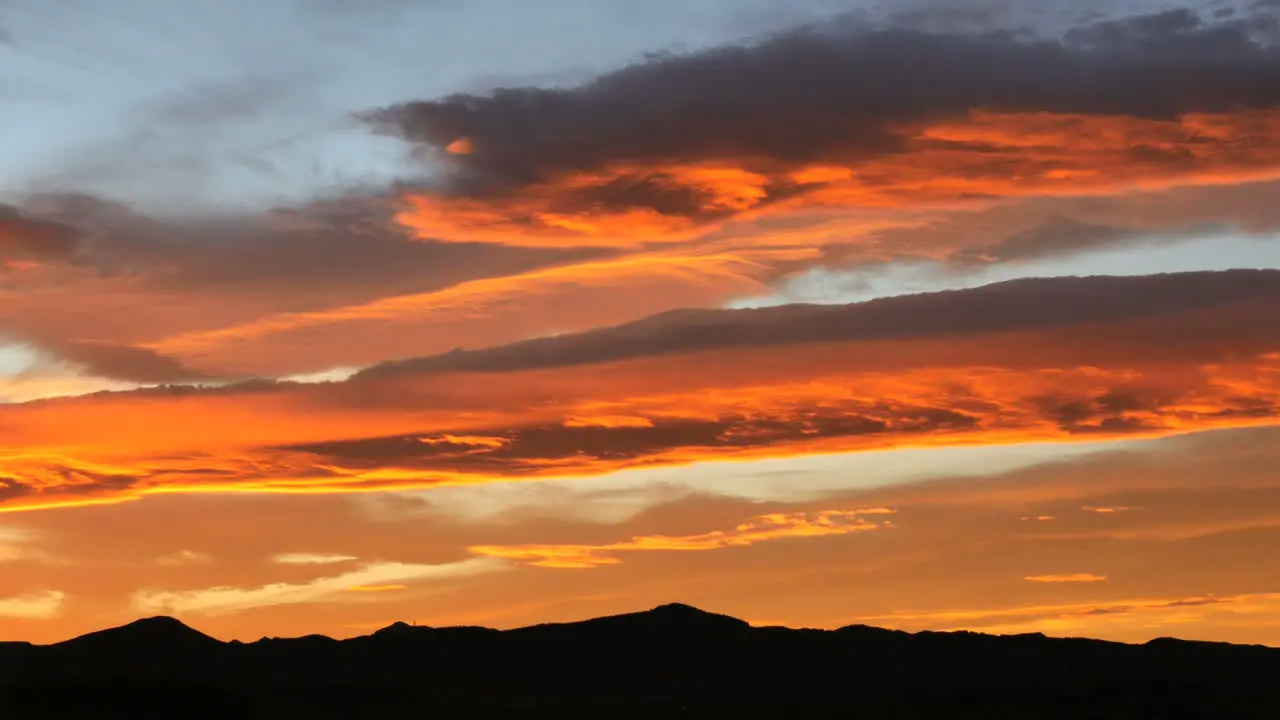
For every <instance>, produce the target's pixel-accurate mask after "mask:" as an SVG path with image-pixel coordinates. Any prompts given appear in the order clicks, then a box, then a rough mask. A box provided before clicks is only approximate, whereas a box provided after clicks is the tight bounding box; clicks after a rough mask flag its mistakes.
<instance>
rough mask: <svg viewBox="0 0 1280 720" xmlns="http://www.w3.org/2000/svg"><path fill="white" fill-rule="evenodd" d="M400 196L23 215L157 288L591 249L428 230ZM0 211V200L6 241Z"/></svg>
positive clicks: (309, 282) (304, 284) (378, 285)
mask: <svg viewBox="0 0 1280 720" xmlns="http://www.w3.org/2000/svg"><path fill="white" fill-rule="evenodd" d="M395 203H396V201H395V198H394V197H393V196H392V195H391V194H390V193H383V194H368V195H351V196H346V197H340V198H336V199H333V200H328V201H317V202H314V203H311V204H308V205H304V206H300V207H284V208H278V209H275V210H273V211H270V212H266V213H261V214H250V215H231V216H204V217H199V216H197V217H176V218H160V217H154V216H151V215H147V214H144V213H141V212H138V211H136V210H134V209H133V208H132V207H130V206H128V205H125V204H122V203H117V202H114V201H110V200H105V199H102V198H99V197H96V196H92V195H84V194H75V193H58V194H44V195H39V196H34V197H32V198H30V199H29V202H28V203H27V204H28V205H30V206H32V207H34V208H36V210H37V211H38V215H37V214H32V213H28V215H27V216H24V217H28V218H33V217H39V218H42V219H27V220H25V223H26V225H27V226H29V227H38V228H43V229H44V230H43V232H44V233H45V234H46V235H49V236H50V238H49V239H48V240H46V241H45V242H46V244H49V245H54V244H56V245H57V246H58V247H63V246H66V247H65V248H64V250H69V249H70V248H71V247H78V248H79V250H80V252H79V253H78V255H77V256H76V257H75V258H74V260H75V262H76V263H77V264H78V265H81V266H84V267H90V268H93V269H96V270H98V271H100V272H103V273H107V274H118V273H126V274H131V275H135V276H137V277H138V278H139V279H141V280H142V281H143V282H145V283H147V284H148V286H150V287H151V288H152V289H155V290H179V291H187V292H190V291H197V292H198V291H202V290H214V289H222V290H236V291H240V292H248V293H259V294H269V295H279V294H280V293H282V292H286V291H287V292H288V293H290V295H289V297H287V298H285V299H284V303H283V305H284V306H288V305H294V306H300V307H306V306H308V305H309V304H312V303H317V302H321V303H323V304H330V303H334V302H358V301H361V300H363V299H367V298H372V297H378V296H381V295H385V294H395V293H402V292H424V291H430V290H434V289H439V288H442V287H447V286H449V285H453V284H456V283H459V282H464V281H467V280H472V279H477V278H483V277H492V276H495V275H505V274H509V273H518V272H523V271H527V270H530V269H533V268H536V267H539V266H543V265H547V264H552V263H556V262H565V261H571V260H579V259H584V258H586V257H589V256H590V255H591V254H592V252H591V251H588V250H565V251H557V250H539V249H530V248H507V247H497V246H492V245H479V244H475V245H468V244H461V243H435V242H429V241H421V240H418V239H416V238H414V237H413V236H412V235H411V234H410V233H409V231H407V230H406V229H405V228H403V227H402V226H400V225H399V224H397V223H396V222H395V220H394V217H393V216H394V214H395V212H396V210H397V208H396V204H395ZM15 213H16V210H15ZM15 217H16V215H15ZM4 221H5V214H4V208H3V207H0V248H3V247H4V245H3V241H4V238H5V237H6V235H5V232H4V230H5V226H4ZM56 233H61V234H60V235H57V234H56ZM25 237H28V238H30V237H34V236H32V235H31V234H30V231H29V233H28V235H27V236H25ZM55 241H56V243H55ZM27 242H33V241H32V240H27ZM61 255H62V258H61V259H65V260H70V259H71V257H70V255H69V252H65V251H64V252H62V253H61Z"/></svg>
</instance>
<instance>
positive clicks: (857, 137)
mask: <svg viewBox="0 0 1280 720" xmlns="http://www.w3.org/2000/svg"><path fill="white" fill-rule="evenodd" d="M984 17H985V16H984ZM1273 20H1274V18H1272V17H1271V15H1270V13H1265V12H1262V11H1259V12H1258V13H1254V14H1253V15H1249V16H1247V17H1244V18H1238V19H1232V20H1223V21H1218V22H1212V23H1210V22H1206V21H1205V20H1203V19H1201V18H1200V16H1199V15H1198V14H1196V13H1194V12H1192V11H1191V10H1188V9H1182V10H1171V11H1167V12H1163V13H1158V14H1153V15H1146V16H1140V17H1130V18H1125V19H1120V20H1107V21H1101V22H1096V23H1093V24H1091V25H1086V26H1082V27H1077V28H1074V29H1072V30H1070V31H1068V32H1066V33H1065V34H1064V35H1063V36H1062V38H1061V39H1046V38H1029V37H1025V36H1023V35H1020V34H1017V33H1009V32H995V31H992V32H985V33H979V34H972V33H970V34H936V33H932V32H927V31H924V30H919V29H904V28H901V27H883V26H881V27H874V26H870V25H867V24H863V23H860V22H855V21H852V20H850V21H847V22H834V23H830V24H826V25H823V26H820V27H806V28H802V29H798V30H794V31H790V32H787V33H784V34H781V35H778V36H775V37H773V38H771V39H768V40H765V41H763V42H760V43H758V44H754V45H741V46H729V47H722V48H719V49H714V50H710V51H705V52H699V53H693V54H684V55H674V54H666V55H657V56H654V57H651V58H650V59H648V60H646V61H644V62H641V63H639V64H636V65H632V66H630V67H627V68H624V69H622V70H619V71H616V72H612V73H609V74H606V75H602V76H600V77H598V78H597V79H595V80H594V81H592V82H589V83H587V84H584V85H581V86H578V87H573V88H568V89H544V88H534V87H516V88H505V89H499V90H496V91H494V92H492V93H489V94H485V95H467V94H462V95H452V96H448V97H444V98H440V99H436V100H429V101H422V102H412V103H406V104H403V105H398V106H393V107H389V108H385V109H383V110H380V111H376V112H373V113H370V114H369V115H368V116H367V119H368V120H369V121H370V122H371V123H372V124H373V125H374V126H375V127H377V128H378V129H380V130H381V131H383V132H387V133H392V134H396V135H399V136H401V137H404V138H406V139H408V140H410V141H413V142H416V143H420V144H422V145H424V146H427V147H430V148H434V149H436V150H440V151H443V149H444V148H445V147H446V146H448V145H449V144H450V143H452V142H453V141H455V140H457V139H458V138H462V137H465V138H468V139H470V140H471V142H472V145H473V152H471V153H470V154H468V155H463V156H457V157H453V158H451V160H450V167H451V169H450V170H449V171H448V172H449V174H448V177H447V187H446V188H445V189H446V190H447V191H449V192H452V193H457V194H462V195H491V194H501V193H503V192H506V191H511V190H513V189H516V188H519V187H521V186H524V185H528V184H531V183H538V182H543V181H547V180H549V179H554V178H555V177H556V176H558V175H559V174H562V173H566V172H572V171H579V170H591V169H598V168H602V167H605V166H607V165H610V164H617V163H636V164H643V165H648V166H654V167H660V166H661V164H662V163H663V162H667V161H672V160H710V159H733V160H735V161H741V162H746V163H747V164H748V165H750V164H752V163H754V164H756V165H760V166H761V167H762V168H763V169H769V168H770V167H777V166H779V165H782V166H792V165H796V164H803V163H807V162H813V161H830V160H833V159H840V160H845V161H854V160H856V159H858V158H862V157H866V156H868V155H875V154H883V153H893V152H896V151H898V150H899V149H901V148H902V147H903V142H904V141H903V139H902V138H901V137H900V136H899V135H898V134H897V133H896V132H895V126H897V125H899V124H902V123H907V122H915V121H926V120H931V119H938V118H945V117H951V116H956V115H959V114H963V113H965V112H966V111H969V110H973V109H978V108H981V109H986V110H996V111H1050V112H1062V113H1106V114H1123V115H1129V116H1137V117H1147V118H1168V117H1174V116H1177V115H1179V114H1181V113H1185V112H1190V111H1226V110H1231V109H1236V108H1239V107H1259V106H1268V105H1272V104H1274V103H1277V102H1280V48H1277V47H1275V46H1274V45H1271V44H1266V43H1263V42H1260V40H1259V37H1260V35H1265V33H1266V31H1267V30H1268V28H1270V27H1272V24H1273ZM1138 151H1139V152H1140V151H1141V149H1139V150H1138ZM647 180H650V178H649V177H647V176H643V175H641V176H638V177H635V178H632V179H631V181H632V184H633V185H634V187H637V188H639V187H643V186H644V184H645V182H646V181H647ZM784 190H785V191H795V190H794V189H792V188H784ZM634 202H635V204H636V205H640V206H644V205H646V203H645V202H641V201H639V200H636V201H634ZM650 206H652V205H650ZM680 207H682V205H681V204H680V203H676V205H675V206H674V207H672V208H661V207H660V209H664V211H670V212H673V213H674V212H680Z"/></svg>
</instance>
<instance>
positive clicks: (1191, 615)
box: [858, 593, 1280, 640]
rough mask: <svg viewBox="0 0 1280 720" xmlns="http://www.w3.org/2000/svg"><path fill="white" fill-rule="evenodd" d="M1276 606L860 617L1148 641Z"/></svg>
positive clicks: (1251, 596) (892, 623) (1176, 605)
mask: <svg viewBox="0 0 1280 720" xmlns="http://www.w3.org/2000/svg"><path fill="white" fill-rule="evenodd" d="M1278 606H1280V594H1277V593H1245V594H1238V595H1221V596H1213V597H1204V596H1189V597H1181V598H1179V597H1174V598H1167V597H1166V598H1160V597H1133V598H1117V599H1115V600H1108V601H1101V602H1090V603H1060V604H1049V605H1031V604H1028V605H1022V606H1016V605H1015V606H1008V607H991V608H987V609H974V610H944V611H938V612H927V611H926V612H911V611H903V612H898V613H893V614H889V615H878V616H868V617H863V618H858V621H859V622H866V623H872V624H876V625H883V626H887V627H893V628H900V629H905V630H917V629H926V628H927V629H946V630H973V631H977V632H986V633H995V634H1016V633H1026V632H1047V633H1052V634H1054V635H1070V636H1074V637H1079V636H1081V635H1085V634H1088V635H1095V636H1096V635H1098V634H1102V633H1108V632H1112V633H1114V632H1115V631H1116V630H1117V629H1118V628H1117V626H1128V627H1129V628H1130V631H1129V632H1128V633H1125V634H1126V635H1128V636H1130V637H1132V636H1134V635H1141V634H1145V638H1146V639H1148V640H1149V639H1152V638H1154V637H1167V636H1168V635H1167V633H1168V628H1169V625H1170V624H1171V623H1178V624H1180V625H1182V626H1183V627H1186V626H1188V625H1191V624H1193V623H1205V624H1206V625H1208V624H1210V623H1213V621H1214V620H1219V621H1221V620H1222V618H1221V617H1216V616H1221V615H1225V614H1232V615H1234V614H1236V613H1240V614H1243V615H1244V616H1245V617H1253V618H1256V617H1259V616H1269V615H1271V614H1273V613H1275V612H1276V610H1277V607H1278ZM1189 611H1192V612H1189ZM1224 624H1225V623H1224ZM1135 631H1136V632H1135Z"/></svg>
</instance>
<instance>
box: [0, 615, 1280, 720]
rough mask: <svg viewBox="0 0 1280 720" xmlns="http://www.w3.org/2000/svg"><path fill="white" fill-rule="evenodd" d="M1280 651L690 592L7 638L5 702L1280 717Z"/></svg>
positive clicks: (328, 711) (228, 709)
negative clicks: (773, 616)
mask: <svg viewBox="0 0 1280 720" xmlns="http://www.w3.org/2000/svg"><path fill="white" fill-rule="evenodd" d="M1277 687H1280V649H1273V648H1266V647H1261V646H1241V645H1228V644H1222V643H1198V642H1185V641H1181V640H1173V639H1161V640H1155V641H1152V642H1149V643H1146V644H1143V645H1129V644H1123V643H1111V642H1102V641H1097V640H1085V639H1054V638H1046V637H1044V636H1042V635H1034V634H1033V635H1016V636H1005V637H998V636H991V635H982V634H978V633H937V632H921V633H914V634H912V633H906V632H900V631H892V630H883V629H879V628H871V627H865V626H851V627H847V628H842V629H840V630H834V631H823V630H793V629H789V628H781V627H769V628H758V627H751V626H750V625H748V624H747V623H745V622H742V621H741V620H737V619H735V618H731V617H727V616H724V615H716V614H713V613H707V612H704V611H702V610H699V609H697V608H693V607H689V606H687V605H664V606H662V607H659V608H655V609H653V610H650V611H647V612H640V613H631V614H626V615H618V616H613V617H605V618H597V619H594V620H587V621H584V622H576V623H561V624H547V625H537V626H533V627H527V628H521V629H517V630H507V631H498V630H491V629H487V628H478V627H451V628H434V627H425V626H410V625H405V624H403V623H397V624H395V625H392V626H389V627H387V628H384V629H382V630H380V631H378V632H375V633H373V634H372V635H366V636H362V637H358V638H352V639H349V640H333V639H330V638H326V637H322V636H315V635H312V636H307V637H304V638H295V639H280V638H270V639H268V638H264V639H262V640H259V641H256V642H252V643H240V642H231V643H223V642H220V641H218V640H215V639H213V638H210V637H208V636H207V635H203V634H202V633H199V632H197V631H195V630H192V629H191V628H188V627H187V626H185V625H183V624H182V623H181V622H179V621H177V620H173V619H171V618H151V619H148V620H141V621H138V622H136V623H132V624H130V625H126V626H124V627H120V628H114V629H111V630H104V631H101V632H97V633H92V634H90V635H85V636H83V637H80V638H76V639H74V640H70V641H68V642H64V643H59V644H56V645H45V646H38V645H27V644H21V643H6V644H4V645H3V646H2V647H0V717H2V718H9V717H13V718H22V719H26V718H52V717H64V718H80V717H129V718H139V717H236V718H254V717H273V718H274V717H281V716H289V717H295V716H296V717H309V718H331V717H332V718H337V717H353V718H354V717H377V716H384V715H392V714H394V715H395V716H397V717H400V716H420V717H428V716H429V717H568V716H575V717H578V716H581V717H589V716H607V717H654V718H658V717H662V718H665V717H711V716H715V717H720V716H724V714H725V713H726V712H727V713H731V714H732V716H733V717H737V718H751V717H779V716H784V717H785V716H790V715H795V714H798V713H803V712H820V713H822V714H823V715H824V716H827V717H852V716H854V715H855V714H856V715H858V716H861V717H899V718H901V717H907V718H913V717H938V716H940V715H943V716H960V717H984V718H1004V717H1036V718H1215V719H1230V718H1277V717H1280V693H1277V691H1276V688H1277Z"/></svg>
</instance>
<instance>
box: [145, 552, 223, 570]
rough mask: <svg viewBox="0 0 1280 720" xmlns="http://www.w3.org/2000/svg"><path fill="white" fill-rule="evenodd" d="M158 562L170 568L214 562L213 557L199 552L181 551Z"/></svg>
mask: <svg viewBox="0 0 1280 720" xmlns="http://www.w3.org/2000/svg"><path fill="white" fill-rule="evenodd" d="M156 562H157V563H159V564H160V565H169V566H184V565H204V564H207V563H211V562H213V556H212V555H210V554H209V553H204V552H199V551H198V550H179V551H177V552H174V553H170V554H168V555H165V556H163V557H161V558H159V559H158V560H156Z"/></svg>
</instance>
